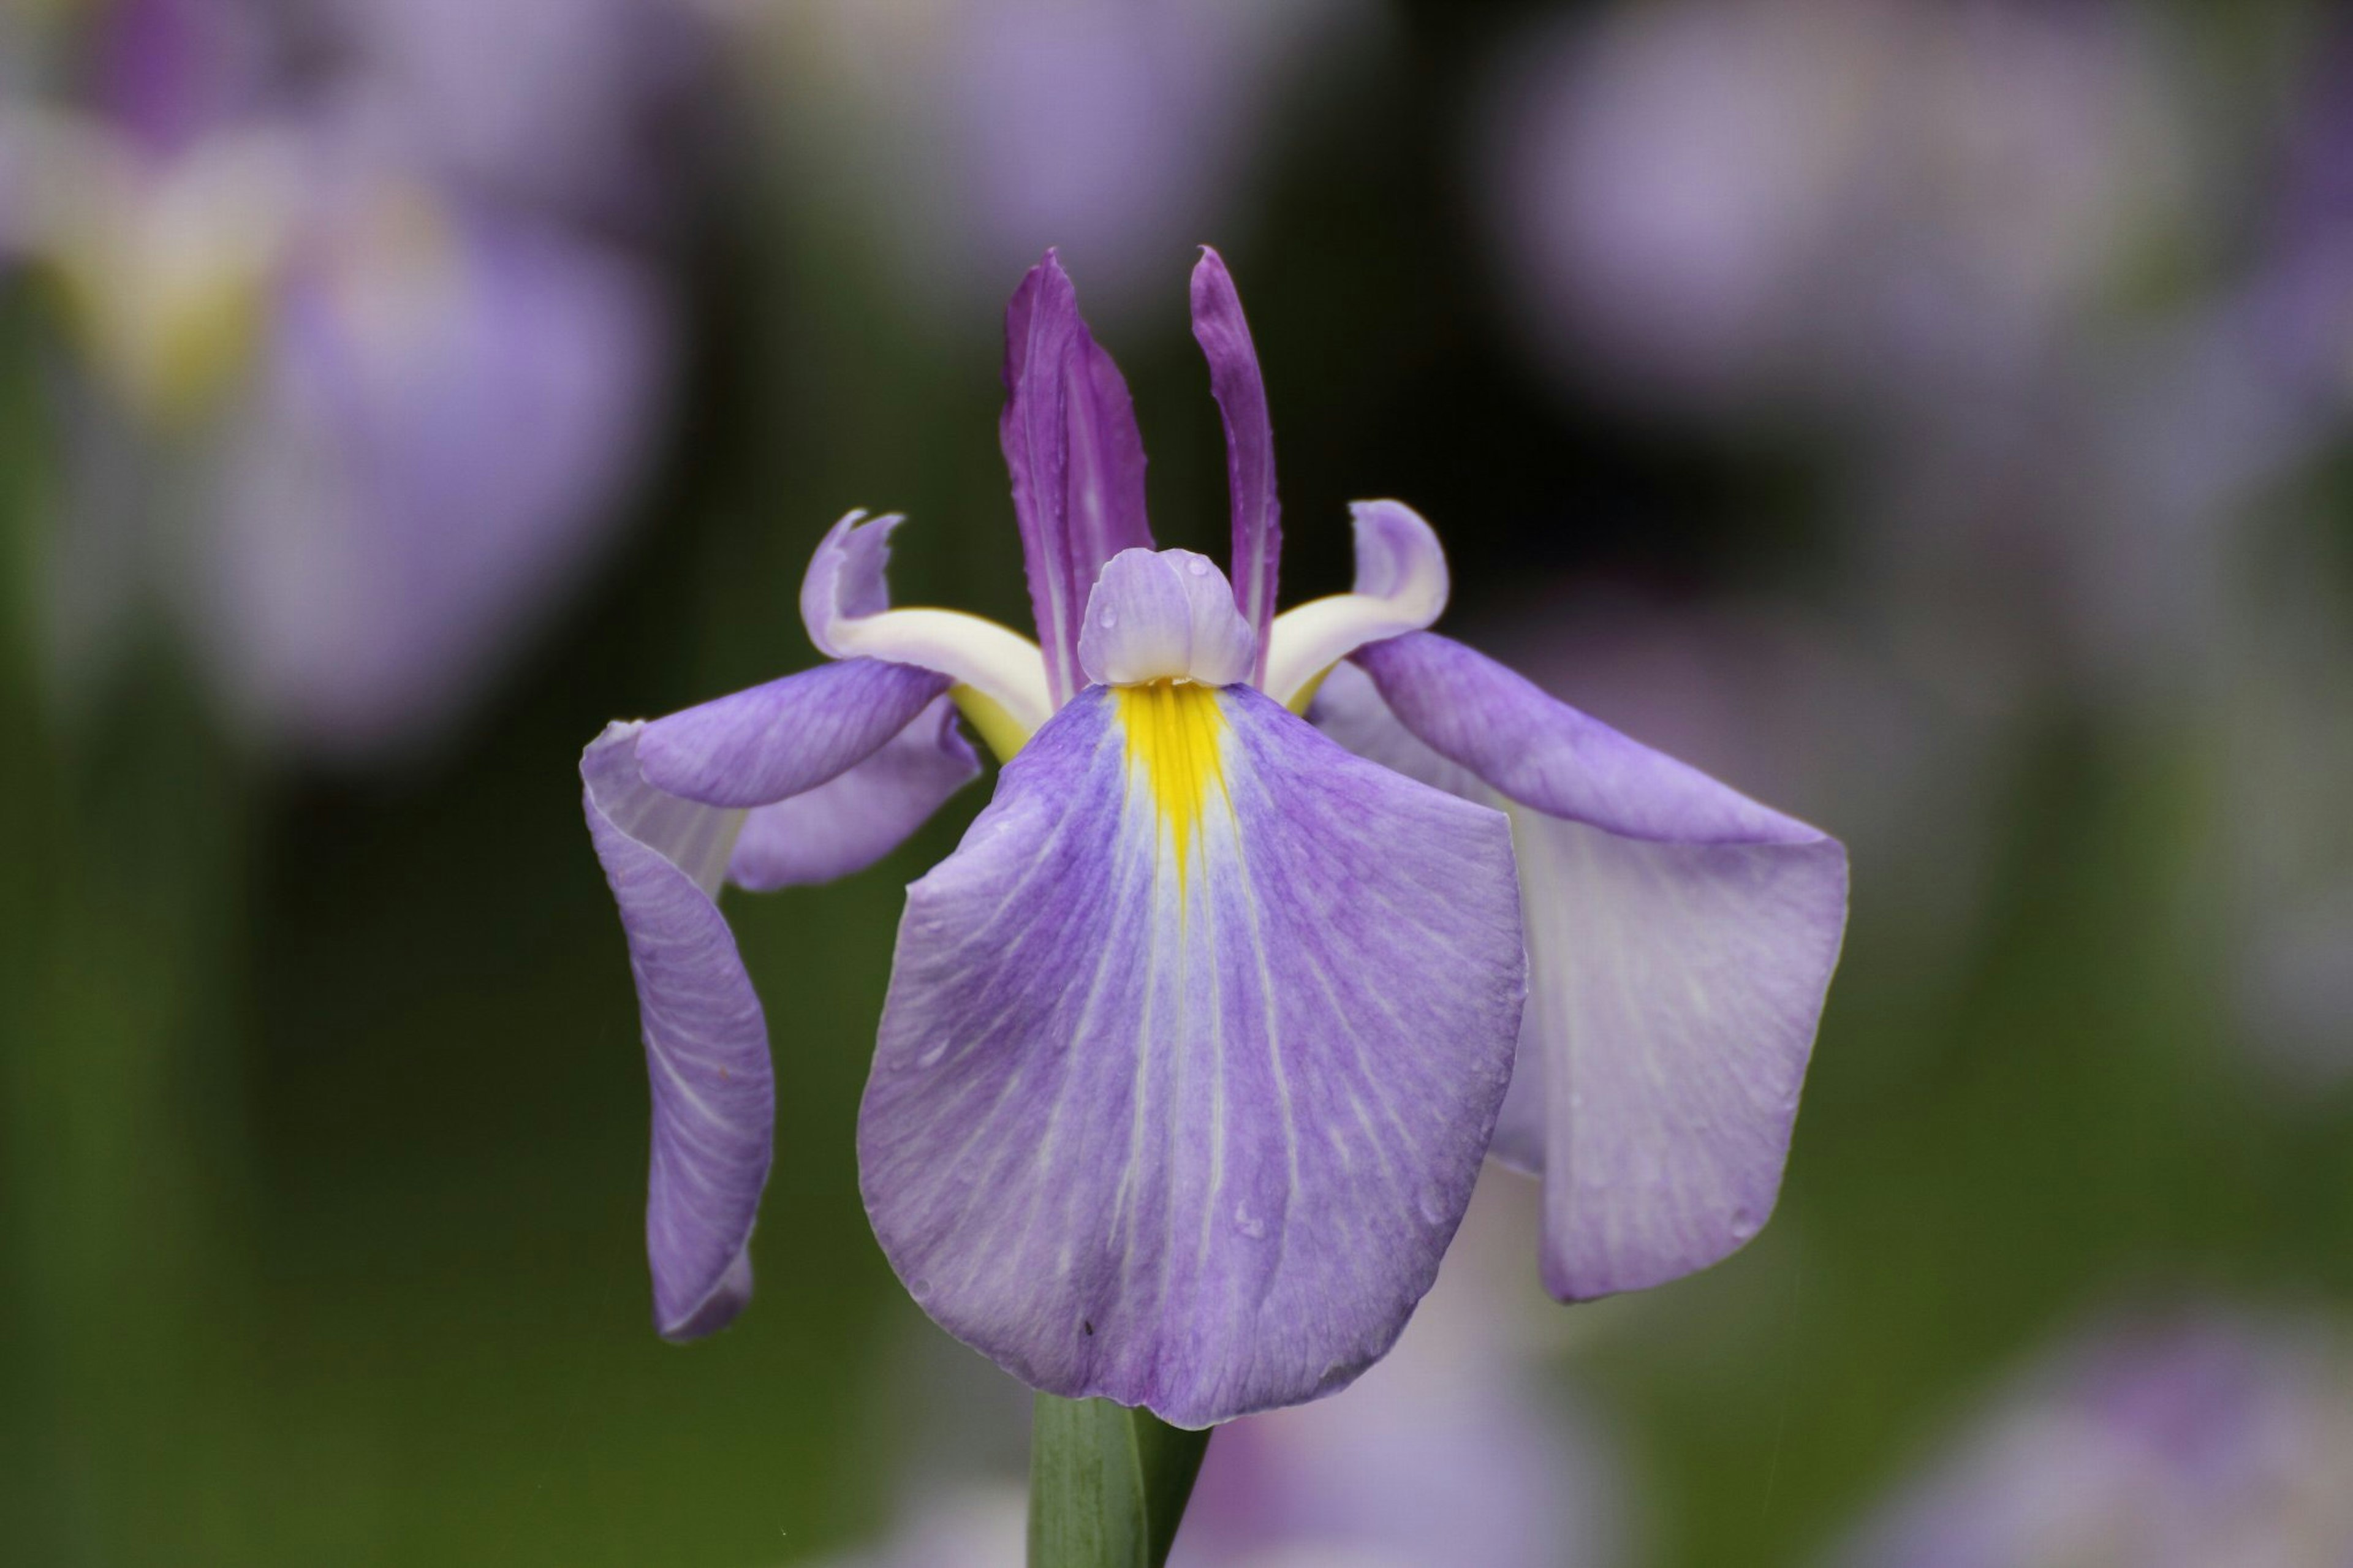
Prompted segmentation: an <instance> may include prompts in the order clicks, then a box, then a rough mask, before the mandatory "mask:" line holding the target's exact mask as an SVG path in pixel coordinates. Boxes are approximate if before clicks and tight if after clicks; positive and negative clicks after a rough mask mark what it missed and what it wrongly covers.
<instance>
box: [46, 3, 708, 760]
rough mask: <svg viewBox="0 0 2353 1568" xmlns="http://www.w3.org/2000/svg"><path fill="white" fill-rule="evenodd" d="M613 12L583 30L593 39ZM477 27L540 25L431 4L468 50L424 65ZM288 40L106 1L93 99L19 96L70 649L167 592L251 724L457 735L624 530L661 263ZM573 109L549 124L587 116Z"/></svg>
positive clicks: (543, 64) (355, 72)
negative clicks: (536, 628) (63, 392)
mask: <svg viewBox="0 0 2353 1568" xmlns="http://www.w3.org/2000/svg"><path fill="white" fill-rule="evenodd" d="M599 3H600V4H601V3H602V0H599ZM611 3H613V4H617V5H632V4H633V0H611ZM597 10H598V5H573V6H570V7H567V8H566V14H567V15H568V16H572V17H573V19H574V21H575V23H576V24H577V26H578V27H579V28H580V29H581V31H582V32H583V33H584V34H587V35H593V34H595V32H596V26H595V22H596V18H595V16H594V15H593V14H594V13H596V11H597ZM493 13H495V16H497V17H502V18H506V21H505V22H504V23H502V24H500V25H502V26H513V25H516V24H515V22H514V18H515V17H516V16H520V13H519V12H511V11H507V10H500V9H497V8H493V11H490V12H480V13H476V12H466V13H463V14H460V13H459V12H456V11H453V10H448V9H446V8H444V9H442V10H439V11H437V12H436V13H435V14H436V15H437V16H439V17H440V18H441V22H442V24H443V25H446V26H448V27H449V28H451V29H454V30H455V31H456V32H457V33H458V34H459V37H457V38H455V39H452V40H449V41H448V42H446V43H445V44H443V45H441V46H439V47H442V48H443V49H444V51H445V52H447V53H451V54H457V53H462V52H463V51H464V48H465V38H464V35H465V34H466V33H467V32H468V31H469V29H472V28H477V27H478V26H481V25H486V24H482V23H480V22H479V20H478V21H475V22H470V21H468V20H467V18H468V17H469V16H475V17H478V18H479V17H491V16H493ZM354 14H355V13H354ZM404 15H405V16H406V21H405V22H404V24H403V36H404V37H409V36H412V35H415V34H416V30H417V29H419V28H422V27H424V26H426V25H427V21H426V18H424V17H423V16H422V15H421V14H418V13H415V12H413V11H408V10H406V9H404ZM271 19H272V16H271V14H270V13H267V12H264V11H262V10H260V9H259V8H258V7H252V6H246V5H237V4H234V3H231V0H121V3H120V4H118V5H113V6H111V7H109V8H108V9H107V10H106V11H104V12H103V13H102V14H101V15H100V17H99V18H98V22H99V25H100V27H101V28H102V36H101V38H100V42H101V45H102V46H103V47H101V48H100V53H99V58H100V71H99V107H100V110H101V112H100V113H98V114H91V113H87V112H83V111H79V110H73V109H71V108H57V107H47V106H44V105H43V104H41V103H38V102H31V101H26V102H10V103H6V104H0V238H5V240H6V242H7V244H8V247H9V249H10V250H11V251H13V252H14V253H15V254H16V256H17V257H18V258H21V259H22V260H23V261H25V262H27V263H30V264H32V265H35V266H37V267H40V268H45V269H47V271H48V272H49V273H50V274H51V275H53V276H54V277H56V278H58V279H60V280H61V281H62V283H63V285H64V290H63V296H64V299H65V300H66V303H67V305H68V307H69V324H70V325H71V326H72V327H73V329H74V331H75V336H76V337H77V339H78V340H79V342H80V344H81V345H82V347H83V348H84V350H85V358H86V360H87V361H88V363H89V365H90V369H91V370H92V372H93V373H94V374H93V375H92V377H91V378H90V379H91V380H92V382H93V383H94V389H93V390H90V391H79V392H76V393H75V394H74V395H72V398H71V401H70V402H69V407H71V408H73V409H76V410H78V411H79V416H78V418H77V420H76V422H75V423H76V428H75V430H74V432H73V441H72V448H73V457H72V461H71V463H70V465H69V478H70V479H72V481H73V484H72V491H71V494H70V495H69V500H68V516H67V517H66V519H65V520H64V523H63V526H62V527H60V528H59V529H58V531H57V537H56V539H55V540H54V541H53V548H52V552H51V554H52V558H53V575H54V577H55V578H56V581H57V594H56V600H55V606H54V612H53V619H54V621H55V626H54V628H53V630H54V635H53V637H52V639H51V640H52V643H53V646H54V647H56V649H57V650H58V661H59V663H60V665H61V667H62V674H63V677H64V679H66V680H67V681H68V683H69V684H70V683H72V682H73V681H74V680H75V679H77V677H78V676H79V677H81V678H84V679H86V678H87V675H88V674H89V673H90V671H89V670H88V669H87V668H81V667H86V666H88V665H90V664H93V663H96V662H97V661H98V660H100V658H102V657H103V653H104V650H105V649H106V647H108V646H109V644H110V643H111V640H112V638H113V629H114V627H115V626H116V624H117V623H118V622H119V621H120V620H121V618H122V617H123V616H124V615H125V614H126V613H127V612H128V611H129V610H130V609H131V608H132V607H133V606H134V605H137V604H139V603H140V602H141V601H142V599H147V598H156V599H160V600H162V601H164V602H165V603H167V604H169V605H173V606H174V608H176V609H177V610H178V611H179V612H180V613H182V614H183V615H185V616H188V617H190V618H191V620H192V624H193V626H194V628H195V641H196V642H197V644H198V646H199V647H201V648H203V649H204V650H205V651H206V652H207V653H208V654H209V655H211V656H212V657H213V658H214V660H215V662H216V666H217V668H218V669H219V672H220V674H221V676H222V678H223V679H224V681H225V682H226V684H227V688H228V689H229V692H230V694H231V696H232V699H233V700H234V702H235V704H236V706H237V709H238V710H240V711H241V712H242V713H243V714H244V715H245V716H246V717H248V719H249V720H250V721H252V722H253V724H254V725H255V726H256V727H257V728H259V729H260V730H261V731H264V732H265V733H267V734H269V735H270V736H272V737H275V738H277V739H280V740H283V741H288V742H295V743H299V744H301V745H303V746H306V747H309V748H311V749H313V750H317V751H321V752H330V753H344V754H359V753H367V752H381V751H383V750H385V749H387V748H391V747H396V746H398V745H400V744H402V743H405V742H413V741H415V740H417V739H418V738H420V737H422V736H423V735H425V734H427V733H428V732H429V731H431V730H432V729H433V728H434V726H436V725H437V724H438V723H439V722H441V721H445V720H446V719H447V718H448V715H449V714H450V712H451V711H452V710H453V709H454V708H455V706H456V705H457V703H458V701H459V700H460V699H461V698H462V697H463V696H464V695H465V694H466V692H467V691H468V690H469V689H471V688H472V687H473V686H474V685H475V684H476V683H477V682H478V681H479V679H480V677H481V676H482V675H483V674H484V673H485V672H486V671H487V670H489V669H490V668H492V667H494V666H495V664H496V662H497V661H498V659H499V658H500V657H501V656H502V655H503V654H505V653H507V652H509V651H511V649H512V647H514V646H515V645H516V644H517V643H518V642H519V640H520V639H521V637H522V636H523V635H524V634H526V633H527V632H528V631H529V630H530V629H531V628H532V626H533V623H534V621H535V619H536V618H537V615H538V613H540V612H541V611H543V608H544V607H545V606H546V605H549V604H550V603H551V602H552V599H553V597H554V595H555V594H556V593H558V592H559V591H560V590H561V589H562V588H563V587H564V586H565V584H567V583H569V582H570V581H572V580H574V579H575V577H576V575H577V574H578V573H579V571H580V570H581V568H582V567H583V566H584V565H585V564H586V560H587V559H588V558H589V556H590V555H591V554H592V553H593V552H594V550H595V547H596V545H597V543H598V542H599V541H600V539H601V538H602V536H603V535H604V534H605V533H606V532H607V531H608V528H609V525H610V523H611V522H612V521H613V520H614V519H615V518H616V516H617V506H616V503H617V501H618V500H619V499H620V497H621V495H622V493H623V492H624V491H625V490H626V488H627V486H628V481H629V480H630V479H631V478H632V477H633V475H634V473H635V472H636V470H637V468H638V466H639V464H640V463H641V461H642V459H643V458H644V457H645V455H646V454H647V452H648V451H649V447H650V437H651V436H652V435H653V434H654V433H655V430H656V427H657V426H658V423H659V411H660V398H661V393H662V389H663V387H664V385H665V384H666V382H667V375H668V361H669V357H670V334H671V325H670V309H669V306H668V303H667V300H666V299H665V296H664V292H663V290H662V289H661V287H660V284H659V279H658V271H657V268H656V264H655V260H654V258H652V257H651V256H649V254H647V253H646V252H645V251H644V250H642V249H641V248H638V247H628V246H625V245H622V244H619V243H617V242H614V241H612V240H608V239H605V238H598V237H590V235H589V234H588V233H586V230H585V229H584V228H583V226H581V224H580V223H579V222H578V221H576V220H577V218H578V217H580V216H584V212H585V209H586V207H590V206H593V205H595V204H594V203H593V202H592V201H590V200H589V199H588V197H587V196H586V193H585V192H574V193H571V194H572V195H576V196H578V197H580V199H581V202H582V205H583V211H574V210H566V209H564V208H562V207H560V206H558V205H553V204H549V203H532V202H523V201H519V200H517V199H514V198H515V196H516V195H517V194H518V189H519V187H518V188H517V189H510V190H506V191H499V190H497V189H495V188H494V183H493V182H491V181H490V180H488V179H480V180H478V179H475V178H472V177H470V176H469V175H467V174H463V173H461V172H460V171H459V169H458V167H457V161H456V160H454V159H453V158H452V157H451V156H449V155H448V132H449V129H450V127H451V126H453V125H456V124H458V123H459V122H462V121H464V120H465V116H464V115H463V114H462V113H461V112H460V111H459V108H458V107H457V106H456V103H455V100H454V98H453V97H452V95H449V94H442V95H435V96H428V97H426V98H417V97H409V96H405V95H404V92H403V91H402V90H401V89H399V87H398V86H397V84H394V83H389V82H387V81H386V80H385V79H383V78H381V77H375V76H371V75H369V74H368V69H367V62H366V59H365V57H364V55H360V54H355V53H344V54H339V55H338V56H336V58H337V59H338V60H339V61H340V62H341V63H340V64H339V65H338V66H337V67H336V68H333V69H332V70H330V71H327V72H325V73H324V74H321V73H319V72H317V71H302V70H296V69H294V68H292V67H291V66H290V64H289V63H288V62H289V60H290V59H291V58H294V57H295V56H296V55H297V54H298V53H299V51H298V50H297V49H296V48H295V47H294V43H295V40H291V39H289V38H286V37H280V36H278V35H276V34H274V33H272V32H270V31H269V28H268V26H266V24H267V23H268V22H269V21H270V20H271ZM280 20H282V19H280ZM534 69H535V71H536V72H539V73H545V74H554V75H559V76H560V75H563V74H565V61H564V59H563V58H562V57H561V55H560V54H555V55H551V56H549V57H547V58H543V59H541V60H540V61H538V62H537V64H536V66H535V68H534ZM532 74H533V73H532V72H525V73H522V75H524V76H530V75H532ZM475 85H476V86H478V87H479V88H480V89H482V90H484V91H489V90H490V89H491V87H492V85H493V83H492V82H491V80H489V79H480V80H478V81H476V82H475ZM570 107H571V114H572V117H573V118H572V119H570V120H566V121H563V122H562V123H550V124H548V125H546V126H544V127H543V128H538V129H536V130H533V134H543V133H544V134H555V133H567V134H568V133H570V130H577V129H578V128H579V127H578V125H577V123H576V122H577V121H579V120H580V117H582V116H585V115H586V114H587V113H588V112H589V108H590V105H589V104H588V103H587V102H586V100H581V101H579V102H576V103H573V104H572V105H571V106H570ZM608 108H610V109H611V111H612V112H614V113H619V112H621V108H620V106H617V105H611V106H608ZM567 128H570V130H567ZM524 129H526V128H524V127H522V126H520V125H519V126H518V127H517V130H518V132H519V133H520V132H522V130H524ZM518 156H519V157H521V156H522V153H521V152H520V151H519V153H518ZM612 177H613V176H612V174H611V173H610V172H608V174H607V179H608V182H609V181H610V180H611V179H612ZM629 178H631V176H628V175H626V174H625V175H624V176H623V181H622V183H623V184H628V180H629ZM614 188H618V187H617V186H616V187H614ZM126 476H129V477H128V479H126Z"/></svg>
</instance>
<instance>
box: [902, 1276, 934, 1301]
mask: <svg viewBox="0 0 2353 1568" xmlns="http://www.w3.org/2000/svg"><path fill="white" fill-rule="evenodd" d="M907 1294H908V1295H910V1296H913V1298H914V1299H915V1300H918V1301H928V1300H931V1297H932V1282H931V1280H930V1279H927V1278H925V1277H924V1276H923V1275H921V1274H918V1275H916V1276H915V1277H914V1278H913V1279H910V1280H908V1281H907Z"/></svg>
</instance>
